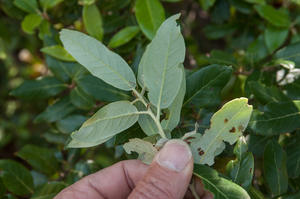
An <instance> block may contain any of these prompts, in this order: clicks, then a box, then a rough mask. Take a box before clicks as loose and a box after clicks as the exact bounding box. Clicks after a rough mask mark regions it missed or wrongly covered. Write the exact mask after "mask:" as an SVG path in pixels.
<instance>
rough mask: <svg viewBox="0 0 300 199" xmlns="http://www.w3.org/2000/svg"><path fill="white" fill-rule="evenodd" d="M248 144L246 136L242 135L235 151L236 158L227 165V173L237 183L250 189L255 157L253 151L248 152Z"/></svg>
mask: <svg viewBox="0 0 300 199" xmlns="http://www.w3.org/2000/svg"><path fill="white" fill-rule="evenodd" d="M247 150H248V146H247V143H246V140H245V137H244V136H242V137H240V138H239V140H238V141H237V143H236V145H235V147H234V150H233V153H234V154H235V155H236V160H231V161H230V162H229V163H228V164H227V166H226V173H227V175H228V176H229V177H230V179H231V180H232V181H233V182H235V183H236V184H238V185H240V186H242V187H243V188H244V189H245V190H246V191H249V189H250V187H251V183H252V177H253V173H254V157H253V155H252V153H251V152H247Z"/></svg>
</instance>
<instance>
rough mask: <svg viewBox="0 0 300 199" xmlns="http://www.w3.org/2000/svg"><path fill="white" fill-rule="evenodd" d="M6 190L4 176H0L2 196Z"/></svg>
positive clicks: (0, 193)
mask: <svg viewBox="0 0 300 199" xmlns="http://www.w3.org/2000/svg"><path fill="white" fill-rule="evenodd" d="M5 192H6V187H5V184H4V182H3V180H2V178H1V177H0V198H1V197H2V196H4V194H5Z"/></svg>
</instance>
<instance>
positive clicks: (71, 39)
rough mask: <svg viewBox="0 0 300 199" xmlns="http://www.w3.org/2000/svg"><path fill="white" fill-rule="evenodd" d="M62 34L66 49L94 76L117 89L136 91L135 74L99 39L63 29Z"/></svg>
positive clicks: (61, 37)
mask: <svg viewBox="0 0 300 199" xmlns="http://www.w3.org/2000/svg"><path fill="white" fill-rule="evenodd" d="M60 34H61V35H60V39H61V41H62V42H63V44H64V46H65V49H66V50H67V51H68V52H69V53H70V54H71V55H72V56H73V57H74V58H75V59H76V60H77V61H78V62H79V63H80V64H82V65H83V66H84V67H86V68H87V69H88V70H89V71H90V72H91V73H92V75H94V76H96V77H98V78H100V79H102V80H103V81H105V82H106V83H108V84H110V85H112V86H114V87H116V88H119V89H122V90H133V89H134V87H135V86H136V79H135V76H134V73H133V71H132V70H131V68H130V67H129V65H128V64H127V63H126V62H125V60H124V59H123V58H122V57H120V56H119V55H117V54H115V53H114V52H111V51H110V50H109V49H108V48H106V47H105V46H104V45H103V44H102V43H101V42H100V41H98V40H97V39H95V38H93V37H90V36H88V35H85V34H83V33H80V32H77V31H72V30H67V29H63V30H62V31H61V33H60Z"/></svg>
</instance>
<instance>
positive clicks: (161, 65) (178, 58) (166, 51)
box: [144, 14, 185, 108]
mask: <svg viewBox="0 0 300 199" xmlns="http://www.w3.org/2000/svg"><path fill="white" fill-rule="evenodd" d="M179 16H180V14H177V15H173V16H172V17H170V18H168V19H167V20H166V21H164V23H163V24H162V25H161V27H160V28H159V30H158V31H157V34H156V36H155V38H154V39H153V41H152V42H151V45H150V47H149V50H148V54H147V57H146V59H145V60H144V61H145V66H144V74H145V83H146V86H147V88H148V89H149V93H148V98H149V100H150V102H151V103H152V104H153V105H155V106H157V107H158V108H167V107H168V106H170V104H171V103H172V102H173V101H174V98H175V96H176V95H177V93H178V91H179V88H180V84H181V81H178V80H181V79H182V78H181V77H182V64H181V63H182V62H183V61H184V56H185V45H184V39H183V37H182V35H181V33H180V27H179V26H178V25H177V22H176V19H178V18H179ZM144 56H145V54H144Z"/></svg>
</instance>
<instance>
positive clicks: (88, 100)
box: [70, 86, 95, 110]
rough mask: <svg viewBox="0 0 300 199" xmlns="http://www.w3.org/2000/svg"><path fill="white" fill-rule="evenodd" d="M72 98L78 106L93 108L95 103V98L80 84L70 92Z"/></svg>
mask: <svg viewBox="0 0 300 199" xmlns="http://www.w3.org/2000/svg"><path fill="white" fill-rule="evenodd" d="M70 100H71V102H72V103H73V104H74V105H75V106H76V107H78V108H81V109H87V110H88V109H91V108H92V107H93V106H94V104H95V100H94V98H93V97H92V96H91V95H89V94H87V93H86V92H84V90H83V89H82V88H80V87H79V86H76V87H75V88H74V89H72V91H71V93H70Z"/></svg>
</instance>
